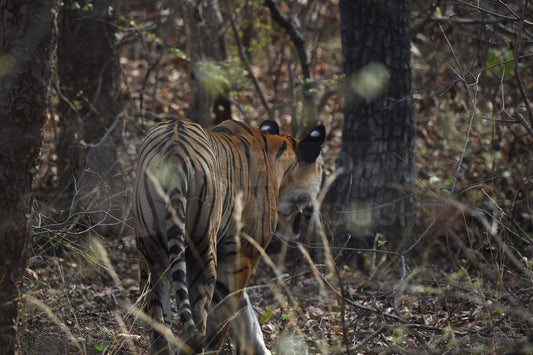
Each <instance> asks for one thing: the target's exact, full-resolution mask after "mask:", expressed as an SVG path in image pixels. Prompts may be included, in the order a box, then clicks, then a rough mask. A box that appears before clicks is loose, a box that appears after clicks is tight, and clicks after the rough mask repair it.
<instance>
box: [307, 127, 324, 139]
mask: <svg viewBox="0 0 533 355" xmlns="http://www.w3.org/2000/svg"><path fill="white" fill-rule="evenodd" d="M309 136H311V137H313V138H318V137H320V136H322V134H321V133H320V131H319V130H318V129H315V130H313V131H311V133H310V134H309Z"/></svg>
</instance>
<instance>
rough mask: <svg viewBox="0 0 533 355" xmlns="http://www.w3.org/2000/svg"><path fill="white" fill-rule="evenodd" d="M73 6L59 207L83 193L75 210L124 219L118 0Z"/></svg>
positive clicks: (63, 23) (64, 54) (66, 20)
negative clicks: (85, 7)
mask: <svg viewBox="0 0 533 355" xmlns="http://www.w3.org/2000/svg"><path fill="white" fill-rule="evenodd" d="M73 2H74V1H73V0H65V1H64V5H63V7H62V9H61V13H60V18H59V43H58V77H59V85H60V97H61V101H60V104H59V105H58V111H59V116H60V123H59V128H60V137H59V140H58V144H57V153H58V174H59V184H58V188H59V196H60V201H59V202H58V206H54V207H56V208H58V207H61V208H65V207H67V206H71V202H72V199H73V198H74V197H75V195H76V194H77V196H76V198H77V200H76V202H77V203H76V204H74V206H83V208H84V209H85V210H95V209H102V210H105V211H106V212H109V213H111V214H113V215H114V216H116V217H119V218H120V217H121V216H120V213H119V211H120V209H121V204H122V196H121V195H122V191H123V188H124V184H123V176H122V172H121V166H120V162H119V161H118V160H117V146H118V145H119V144H120V143H121V130H120V127H121V124H119V123H120V119H119V113H120V112H121V110H122V105H121V96H120V80H119V79H120V65H119V58H118V55H117V53H116V52H115V50H116V48H115V46H114V45H115V32H116V29H115V27H114V26H112V25H111V24H110V23H111V22H112V21H113V15H112V14H110V13H108V11H109V10H108V9H110V8H111V9H112V8H114V7H115V6H114V5H115V4H116V1H103V0H94V1H92V2H91V3H92V5H93V8H92V9H89V10H76V9H74V8H73V6H72V5H73ZM77 189H79V191H78V192H77V191H76V190H77ZM109 206H111V209H109ZM72 212H73V211H72ZM97 218H98V219H101V218H105V216H102V215H99V216H98V217H97Z"/></svg>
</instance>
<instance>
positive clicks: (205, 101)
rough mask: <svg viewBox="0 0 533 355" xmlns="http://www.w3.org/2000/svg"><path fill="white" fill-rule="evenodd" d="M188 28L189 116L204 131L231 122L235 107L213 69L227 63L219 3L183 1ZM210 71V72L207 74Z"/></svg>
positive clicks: (216, 0)
mask: <svg viewBox="0 0 533 355" xmlns="http://www.w3.org/2000/svg"><path fill="white" fill-rule="evenodd" d="M180 4H181V10H182V12H183V18H184V20H185V24H186V28H187V45H188V50H189V57H190V67H189V72H190V78H191V79H190V90H191V98H190V100H189V111H188V116H189V118H190V119H191V120H193V121H195V122H198V123H199V124H201V125H202V126H204V127H209V126H210V125H212V124H213V123H214V124H218V123H220V122H222V121H224V120H228V119H231V104H230V102H229V100H228V99H227V98H226V97H225V95H227V90H225V88H223V87H220V85H219V83H218V82H217V79H216V77H214V76H216V75H212V74H214V73H212V72H211V71H210V70H209V66H205V65H204V64H205V63H206V62H207V63H212V64H214V65H218V64H219V63H220V62H221V61H223V60H226V59H227V55H226V45H225V40H224V31H223V25H222V14H221V12H220V6H219V3H218V0H208V1H207V0H200V1H181V2H180ZM206 68H207V70H206Z"/></svg>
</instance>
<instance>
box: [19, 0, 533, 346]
mask: <svg viewBox="0 0 533 355" xmlns="http://www.w3.org/2000/svg"><path fill="white" fill-rule="evenodd" d="M328 3H329V2H328ZM332 3H333V4H335V2H332ZM135 16H136V15H135V14H134V13H133V14H132V15H131V17H132V18H136V17H135ZM143 16H144V15H143ZM335 31H336V30H335ZM417 38H418V42H417V41H416V40H415V42H414V43H415V45H416V44H417V43H418V45H419V44H420V37H417ZM152 40H153V38H151V37H149V36H148V37H146V38H143V41H144V42H143V41H141V40H136V41H131V42H129V43H128V44H127V45H125V46H124V47H122V48H121V64H122V67H123V70H124V74H125V75H124V76H125V78H124V80H125V85H124V87H123V90H124V92H123V98H124V102H125V111H126V115H125V116H126V117H127V120H126V125H125V126H126V129H125V137H124V140H125V147H124V152H125V153H126V154H124V155H123V158H124V162H123V165H124V167H125V168H124V171H125V176H126V178H127V181H128V183H130V184H131V178H132V174H133V166H134V160H135V146H136V144H138V142H139V140H140V137H141V136H142V133H143V132H144V131H145V129H146V127H147V126H149V122H148V121H151V122H152V123H153V121H158V120H162V119H165V118H173V117H177V116H183V115H184V107H186V106H187V102H188V98H189V96H188V94H187V92H186V87H187V74H186V73H187V71H186V62H185V61H184V60H183V59H182V58H181V57H180V55H175V54H169V53H167V54H165V55H164V56H162V57H161V58H158V56H159V54H158V53H159V52H157V50H156V49H154V48H156V47H157V46H156V45H155V43H154V42H153V41H152ZM425 41H427V42H428V47H429V46H430V44H429V42H430V40H429V39H425ZM320 48H330V51H326V50H322V51H321V50H320ZM331 48H332V49H331ZM311 52H312V53H314V55H315V56H314V57H313V60H314V62H315V63H319V64H320V65H318V64H317V65H315V69H316V71H315V72H314V73H313V74H314V75H315V78H316V83H317V84H316V85H317V86H320V85H321V83H324V82H326V81H328V80H330V79H331V78H336V77H338V76H339V75H340V74H341V72H342V68H341V67H342V65H341V61H342V58H341V54H340V53H341V49H340V40H339V38H338V36H337V37H335V38H327V41H326V40H324V39H321V40H320V41H319V40H317V41H316V43H314V47H313V50H312V51H311ZM139 53H140V54H139ZM414 53H415V52H414ZM281 57H282V55H280V58H281ZM427 57H428V56H427V55H425V54H422V55H416V53H415V55H414V59H413V60H414V64H413V68H414V69H413V77H414V82H415V83H418V84H417V85H429V84H428V83H427V82H428V81H429V79H428V78H427V77H426V76H427V75H429V73H428V72H429V70H426V69H423V68H425V67H424V65H425V63H424V62H423V61H424V60H425V59H426V58H427ZM263 59H264V58H263ZM278 59H279V58H278V57H276V58H274V60H273V61H272V65H268V66H267V65H266V64H265V67H262V69H261V70H260V69H258V68H254V70H256V71H257V75H258V78H259V79H260V81H261V82H264V83H266V84H265V87H270V88H271V87H272V85H270V84H273V83H272V78H273V77H274V75H273V72H271V71H269V70H274V69H273V68H274V66H276V67H278V66H279V68H282V65H281V64H282V62H281V59H279V63H278V62H277V61H278ZM156 62H157V63H164V64H162V65H161V67H159V68H158V70H153V69H154V68H153V67H151V65H152V64H154V63H156ZM266 67H268V69H267V68H266ZM444 67H445V64H442V68H444ZM283 68H285V67H283ZM421 68H422V69H421ZM442 68H437V69H436V70H437V71H438V73H436V74H435V73H433V74H432V75H437V76H439V75H444V74H443V73H442V72H441V70H444V69H442ZM150 70H151V73H150ZM280 72H281V74H280V73H277V75H278V74H279V75H280V76H281V77H284V78H285V79H284V80H287V78H286V76H287V75H288V72H287V71H282V70H281V69H280ZM147 73H148V74H147ZM156 75H157V76H156ZM447 79H449V78H447ZM269 80H270V81H269ZM250 87H251V85H250ZM284 88H285V89H284V90H285V91H283V90H278V92H276V89H272V88H271V89H270V90H271V91H268V92H267V94H268V95H269V97H271V98H273V99H272V101H273V103H275V102H276V99H275V98H276V97H277V98H278V99H279V98H280V97H290V96H291V95H290V93H287V90H288V85H286V86H284ZM415 89H416V87H415ZM326 91H327V90H325V92H326ZM414 91H417V90H414ZM450 91H452V90H450ZM453 95H455V97H451V96H452V95H447V94H446V95H444V94H442V96H438V95H437V96H433V97H431V98H426V99H420V100H414V107H415V116H416V137H415V146H416V153H417V166H416V169H413V170H416V172H414V174H415V175H416V176H414V180H415V181H416V187H417V189H418V190H417V191H416V193H415V194H414V199H415V208H414V210H415V211H414V213H415V219H416V221H417V223H416V225H415V226H414V228H413V236H412V238H411V239H410V240H408V241H406V242H405V247H404V249H403V250H409V252H408V253H400V252H396V251H393V250H388V249H387V247H388V245H387V244H386V242H385V241H383V240H380V239H379V236H376V238H375V239H374V240H371V241H370V242H369V245H367V246H366V248H364V249H361V248H360V247H358V249H354V247H353V246H350V247H347V246H346V245H344V246H343V245H338V244H336V243H334V242H333V241H331V243H332V251H331V255H332V257H331V258H325V257H324V256H323V255H322V251H323V250H324V249H325V248H326V247H325V246H324V245H323V244H317V243H315V244H305V243H303V242H302V244H301V246H304V247H305V248H306V249H307V250H309V251H310V253H311V254H312V257H311V258H312V259H313V262H309V259H308V258H307V257H306V256H305V255H304V254H302V252H301V248H300V247H299V246H298V243H296V242H293V243H290V244H289V245H287V250H286V253H285V248H284V245H283V243H281V244H282V245H281V246H280V245H279V242H278V247H277V250H276V248H274V249H273V250H272V251H271V252H270V253H269V256H270V257H271V258H272V260H273V261H272V262H268V260H262V261H260V263H259V265H258V266H257V267H256V269H255V270H254V273H253V275H252V278H251V280H250V282H249V285H248V286H249V290H248V293H249V295H250V299H251V301H252V303H253V305H254V309H255V311H256V313H257V316H258V317H259V318H260V319H261V322H262V323H261V325H262V329H263V333H264V335H265V340H266V343H267V346H268V347H269V349H272V352H273V353H274V354H280V355H285V354H288V355H291V354H295V355H296V354H298V355H299V354H344V353H350V354H533V336H532V334H533V309H532V307H533V248H531V239H532V238H531V235H532V226H531V224H530V221H532V220H533V213H531V210H530V208H529V204H528V203H529V202H528V201H529V200H528V198H529V197H528V196H530V194H529V193H528V191H530V186H531V185H530V184H531V183H532V182H531V174H532V171H531V169H532V168H531V167H530V166H528V164H527V162H531V161H533V150H532V149H531V144H532V140H531V137H528V136H527V135H524V134H522V133H523V130H522V129H520V127H518V128H517V127H516V125H515V126H512V127H510V128H509V127H507V126H502V127H500V126H498V127H497V128H494V127H493V126H491V125H488V126H487V125H485V124H474V125H472V131H471V137H470V138H469V139H467V141H468V142H469V145H468V149H465V148H464V146H463V142H464V140H465V132H466V127H467V121H466V120H465V117H468V115H469V114H468V112H467V111H466V110H465V109H464V105H463V106H461V105H460V104H457V102H458V101H460V100H461V99H460V97H459V96H460V94H456V93H455V92H454V94H453ZM463 95H465V96H466V94H464V93H463ZM487 95H489V94H487ZM341 96H342V95H335V94H333V95H331V96H324V97H326V98H328V97H329V98H328V99H327V100H326V105H325V108H324V116H323V117H324V119H323V121H324V123H325V124H326V126H327V128H328V131H329V139H330V140H329V142H328V146H327V147H326V148H325V154H326V156H327V157H333V156H334V154H335V153H336V152H337V151H338V149H339V146H340V135H341V134H340V132H341V129H342V111H343V103H342V97H341ZM415 96H416V97H418V96H420V91H417V94H416V95H415ZM496 96H497V95H496ZM236 100H237V101H238V102H240V103H241V106H242V108H244V111H246V112H248V113H255V114H251V115H250V116H251V117H252V119H251V120H249V121H252V123H253V124H257V123H258V120H259V117H262V116H263V114H261V112H259V113H257V111H260V110H255V108H257V107H261V104H260V103H259V100H258V98H257V95H256V93H255V92H254V90H253V89H243V90H241V91H240V92H239V94H238V97H237V98H236ZM141 101H142V102H143V110H144V112H139V111H140V110H139V111H137V109H138V108H139V107H140V104H139V103H140V102H141ZM437 101H438V102H437ZM442 107H445V108H446V109H445V110H441V108H442ZM452 107H453V110H452ZM235 114H236V115H237V116H241V115H243V113H242V112H241V111H237V110H236V111H235ZM289 114H290V109H289V108H288V107H287V108H282V109H280V110H279V121H280V123H281V125H282V129H283V130H284V131H285V132H288V131H290V119H289V118H288V117H289ZM456 116H457V117H459V118H456ZM48 134H49V135H50V134H51V132H48ZM49 138H50V137H49ZM50 139H52V138H50ZM487 147H490V149H488V148H487ZM494 147H496V148H495V149H492V148H494ZM491 149H492V150H491ZM487 152H488V153H487ZM461 153H463V155H464V160H463V164H462V167H463V169H462V170H461V172H460V173H459V174H457V171H458V170H457V171H456V168H455V167H456V165H455V164H456V162H457V159H458V157H459V156H461ZM487 154H488V155H487ZM524 162H526V164H524ZM50 171H52V169H50ZM41 175H46V174H41ZM48 177H49V176H48ZM45 178H46V177H45ZM452 184H453V186H455V191H456V192H457V193H456V197H454V198H453V199H450V198H449V197H448V192H449V191H450V186H451V185H452ZM56 213H57V211H55V210H54V209H53V206H49V205H48V204H47V201H42V200H40V201H38V215H39V216H41V215H48V216H49V218H48V221H54V220H55V217H54V215H55V214H56ZM67 222H69V223H70V222H72V221H67ZM78 222H79V221H76V222H73V223H72V224H68V225H67V223H65V222H61V223H63V224H61V226H60V227H61V228H62V229H63V231H59V232H58V233H55V234H54V233H44V232H43V231H44V230H45V229H43V228H34V234H35V235H34V246H33V249H32V255H31V258H30V263H29V266H28V269H27V272H26V275H25V278H24V283H23V292H24V295H23V302H22V304H23V307H22V312H21V316H20V320H19V330H20V333H21V338H22V354H100V353H104V354H146V353H148V330H147V329H148V326H147V325H146V324H145V323H143V322H142V321H141V320H140V319H138V317H137V316H136V315H135V312H133V311H132V309H131V308H130V307H131V305H136V304H138V303H139V297H140V292H139V287H138V281H137V280H138V266H137V254H136V247H135V240H134V237H133V231H132V229H131V227H129V225H130V222H131V219H128V220H127V221H126V223H125V228H124V229H123V231H122V233H121V237H120V238H117V239H113V240H108V239H105V238H102V239H98V240H99V242H95V241H94V239H92V238H91V234H94V233H92V232H94V230H91V229H90V233H85V234H83V235H78V234H76V233H77V231H81V230H83V228H82V224H81V223H78ZM35 224H38V223H37V217H36V222H35ZM39 225H41V224H40V222H39ZM57 230H59V228H58V229H57ZM100 234H102V233H100ZM415 244H416V246H415ZM410 245H413V246H414V247H413V248H412V249H409V247H410ZM100 246H102V248H101V247H100ZM280 250H281V251H280ZM349 256H352V257H354V258H351V259H350V258H349ZM272 265H276V266H277V267H276V268H275V269H273V268H272ZM176 323H178V322H177V321H176ZM177 332H178V333H179V331H177ZM222 353H231V345H230V342H229V340H228V341H226V342H225V344H224V348H223V351H222Z"/></svg>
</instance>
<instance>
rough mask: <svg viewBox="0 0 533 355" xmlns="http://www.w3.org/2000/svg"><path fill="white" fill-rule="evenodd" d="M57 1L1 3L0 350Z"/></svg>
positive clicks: (22, 253) (14, 285) (18, 277)
mask: <svg viewBox="0 0 533 355" xmlns="http://www.w3.org/2000/svg"><path fill="white" fill-rule="evenodd" d="M56 14H57V3H56V1H55V0H39V1H36V0H0V19H1V20H0V27H1V29H0V42H1V43H2V47H1V49H0V137H1V139H0V189H1V194H0V195H1V196H2V198H1V199H0V352H1V353H2V354H13V353H15V350H16V334H17V332H16V329H17V328H16V327H17V319H18V316H17V314H18V303H19V299H20V290H19V286H20V283H21V282H22V275H23V273H24V270H25V268H26V264H27V261H28V249H29V242H30V228H29V218H30V216H31V202H32V193H31V183H32V179H33V175H34V173H35V159H36V158H37V156H38V154H39V150H40V148H41V143H42V128H43V124H44V122H45V118H46V110H47V106H48V88H49V82H50V76H51V74H52V68H53V65H52V64H53V58H54V52H55V44H56V35H57V34H56V25H55V20H56Z"/></svg>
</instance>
